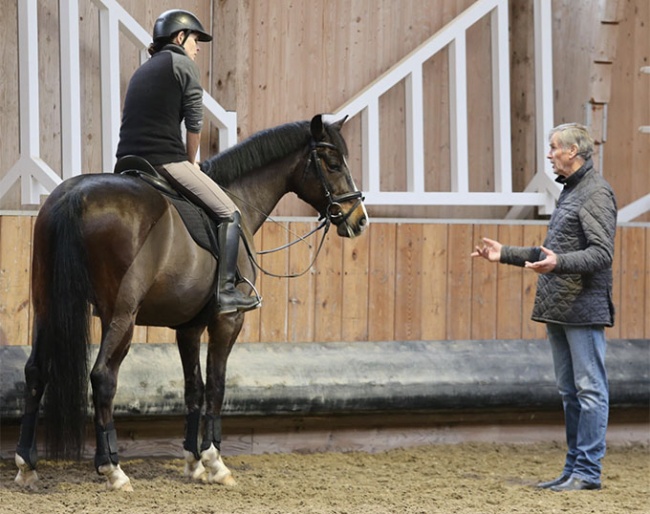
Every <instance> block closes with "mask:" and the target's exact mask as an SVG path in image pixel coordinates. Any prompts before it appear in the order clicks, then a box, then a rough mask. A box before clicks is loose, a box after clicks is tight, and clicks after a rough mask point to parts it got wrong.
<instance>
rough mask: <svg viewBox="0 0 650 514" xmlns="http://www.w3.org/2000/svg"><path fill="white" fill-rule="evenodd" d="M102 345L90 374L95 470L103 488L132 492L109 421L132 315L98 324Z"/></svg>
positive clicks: (133, 316) (131, 334)
mask: <svg viewBox="0 0 650 514" xmlns="http://www.w3.org/2000/svg"><path fill="white" fill-rule="evenodd" d="M102 325H103V326H102V344H101V347H100V350H99V353H98V355H97V360H96V361H95V365H94V366H93V369H92V371H91V373H90V380H91V383H92V387H93V405H94V406H95V435H96V441H97V446H96V449H95V469H96V470H97V473H99V474H100V475H104V476H105V477H106V479H107V484H106V486H107V488H108V489H113V490H118V489H120V490H123V491H132V490H133V487H132V486H131V481H130V480H129V477H128V476H126V474H125V473H124V471H122V468H121V467H120V464H119V458H118V454H117V450H118V448H117V432H116V431H115V425H114V424H113V399H114V398H115V392H116V390H117V375H118V372H119V368H120V364H122V361H123V360H124V357H126V354H127V353H128V351H129V348H130V345H131V337H132V336H133V327H134V325H135V315H132V316H124V317H122V318H119V319H118V318H115V317H114V318H113V319H112V320H111V322H110V324H109V325H108V326H106V325H104V324H102Z"/></svg>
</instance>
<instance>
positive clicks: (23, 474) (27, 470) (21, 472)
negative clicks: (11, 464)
mask: <svg viewBox="0 0 650 514" xmlns="http://www.w3.org/2000/svg"><path fill="white" fill-rule="evenodd" d="M14 461H15V463H16V466H17V467H18V474H17V475H16V478H14V482H15V483H16V484H18V485H19V486H20V487H24V488H28V489H36V483H37V482H38V474H37V473H36V470H35V469H33V468H32V467H31V466H30V465H29V464H27V463H26V462H25V459H23V458H22V457H21V456H20V455H18V454H16V456H15V457H14Z"/></svg>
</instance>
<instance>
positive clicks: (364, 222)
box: [359, 216, 368, 227]
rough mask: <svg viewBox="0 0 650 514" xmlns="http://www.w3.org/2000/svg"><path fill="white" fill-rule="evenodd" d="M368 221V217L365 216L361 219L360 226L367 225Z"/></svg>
mask: <svg viewBox="0 0 650 514" xmlns="http://www.w3.org/2000/svg"><path fill="white" fill-rule="evenodd" d="M366 223H368V218H366V217H365V216H364V217H363V218H361V219H360V220H359V226H360V227H365V226H366Z"/></svg>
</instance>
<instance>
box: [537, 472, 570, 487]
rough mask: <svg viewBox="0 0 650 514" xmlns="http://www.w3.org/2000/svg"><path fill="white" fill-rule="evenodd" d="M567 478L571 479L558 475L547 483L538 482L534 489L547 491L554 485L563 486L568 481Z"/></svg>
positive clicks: (568, 476) (567, 476)
mask: <svg viewBox="0 0 650 514" xmlns="http://www.w3.org/2000/svg"><path fill="white" fill-rule="evenodd" d="M569 478H571V475H560V476H559V477H557V478H556V479H554V480H549V481H548V482H540V483H539V484H537V486H536V487H537V488H538V489H549V488H551V487H553V486H555V485H560V484H563V483H564V482H566V481H567V480H569Z"/></svg>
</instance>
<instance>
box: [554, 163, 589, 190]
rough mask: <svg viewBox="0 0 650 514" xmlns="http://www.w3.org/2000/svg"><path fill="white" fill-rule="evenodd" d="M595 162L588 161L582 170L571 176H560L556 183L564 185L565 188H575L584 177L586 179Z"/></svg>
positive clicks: (579, 169) (581, 167)
mask: <svg viewBox="0 0 650 514" xmlns="http://www.w3.org/2000/svg"><path fill="white" fill-rule="evenodd" d="M593 167H594V166H593V161H592V160H591V158H589V159H587V160H586V161H585V162H584V164H583V165H582V166H580V168H578V169H577V170H576V171H575V172H573V173H572V174H571V175H569V176H568V177H563V176H562V175H558V177H557V178H556V179H555V182H558V183H560V184H564V185H565V186H573V185H575V184H577V183H578V182H580V180H581V179H582V177H584V176H585V175H586V174H587V173H588V172H589V171H590V170H591V169H592V168H593Z"/></svg>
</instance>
